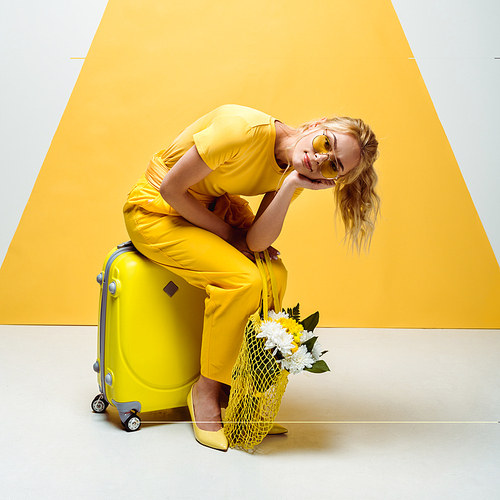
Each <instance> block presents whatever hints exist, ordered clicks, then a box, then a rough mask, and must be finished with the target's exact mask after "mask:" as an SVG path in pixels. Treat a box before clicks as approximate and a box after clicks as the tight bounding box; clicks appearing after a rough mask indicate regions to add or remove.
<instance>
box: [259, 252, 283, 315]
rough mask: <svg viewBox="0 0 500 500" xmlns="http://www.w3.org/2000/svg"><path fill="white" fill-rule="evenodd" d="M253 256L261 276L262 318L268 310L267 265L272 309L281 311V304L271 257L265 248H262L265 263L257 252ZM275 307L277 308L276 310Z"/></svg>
mask: <svg viewBox="0 0 500 500" xmlns="http://www.w3.org/2000/svg"><path fill="white" fill-rule="evenodd" d="M254 256H255V263H256V264H257V267H258V269H259V272H260V276H261V278H262V307H263V308H264V319H267V312H268V311H269V301H268V300H267V292H268V290H267V274H266V269H265V268H266V267H267V272H268V273H269V278H270V279H271V293H272V294H273V302H274V310H275V312H279V311H281V304H280V302H279V297H278V286H277V284H276V276H275V275H274V270H273V264H272V262H271V257H270V256H269V252H268V251H267V250H264V258H265V261H264V262H265V264H266V266H264V262H263V261H262V259H261V258H260V254H259V253H257V252H254ZM276 309H278V310H277V311H276Z"/></svg>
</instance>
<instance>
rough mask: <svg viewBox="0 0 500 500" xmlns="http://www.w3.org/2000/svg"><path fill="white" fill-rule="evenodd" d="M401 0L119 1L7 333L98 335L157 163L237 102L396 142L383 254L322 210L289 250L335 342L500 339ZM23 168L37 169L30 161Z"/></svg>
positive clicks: (102, 30)
mask: <svg viewBox="0 0 500 500" xmlns="http://www.w3.org/2000/svg"><path fill="white" fill-rule="evenodd" d="M411 57H412V54H411V51H410V49H409V46H408V43H407V41H406V39H405V36H404V33H403V31H402V29H401V26H400V24H399V21H398V19H397V16H396V14H395V12H394V9H393V7H392V4H391V2H390V1H389V0H377V1H373V0H355V1H350V2H346V1H341V0H334V1H329V2H325V1H324V0H321V1H320V0H310V1H308V2H303V1H302V0H290V1H288V2H277V1H269V0H251V1H248V0H243V1H241V0H240V1H238V2H234V1H232V0H208V1H207V0H188V1H186V2H158V1H157V0H143V1H142V2H137V1H131V0H110V1H109V3H108V7H107V9H106V11H105V14H104V17H103V19H102V21H101V24H100V26H99V29H98V31H97V34H96V36H95V39H94V41H93V44H92V46H91V49H90V51H89V54H88V56H87V59H86V61H85V64H84V66H83V69H82V71H81V74H80V77H79V79H78V82H77V84H76V86H75V89H74V91H73V94H72V96H71V99H70V101H69V103H68V106H67V108H66V111H65V113H64V115H63V118H62V120H61V123H60V125H59V128H58V129H57V132H56V134H55V136H54V139H53V142H52V145H51V147H50V150H49V152H48V154H47V157H46V159H45V162H44V164H43V166H42V169H41V171H40V175H39V177H38V179H37V182H36V185H35V187H34V189H33V193H32V195H31V198H30V200H29V202H28V204H27V206H26V209H25V212H24V214H23V217H22V220H21V222H20V224H19V227H18V230H17V232H16V234H15V237H14V238H13V241H12V243H11V246H10V248H9V251H8V254H7V256H6V259H5V261H4V264H3V266H2V268H1V270H0V322H1V323H14V324H15V323H20V324H96V321H97V298H98V285H97V284H96V282H95V276H96V275H97V274H98V272H99V271H100V268H101V265H102V261H103V259H104V257H105V255H106V254H107V252H108V251H109V250H110V248H111V247H113V246H114V245H116V244H117V243H120V242H122V241H124V240H126V239H128V238H127V235H126V232H125V229H124V224H123V221H122V215H121V207H122V205H123V202H124V201H125V196H126V194H127V192H128V191H129V190H130V188H131V187H132V185H133V184H134V182H135V180H136V179H137V178H138V177H139V176H140V175H141V173H142V172H143V171H144V169H145V166H146V164H147V161H148V158H149V156H150V155H151V154H152V153H153V152H155V151H156V150H158V149H161V148H164V147H165V146H167V145H168V143H169V141H170V140H171V139H173V138H174V137H175V135H176V134H177V133H178V132H179V131H180V130H181V129H183V128H184V127H185V126H187V125H188V124H190V123H191V122H192V121H193V120H195V119H196V118H197V117H199V116H201V115H202V114H204V113H205V112H207V111H209V110H211V109H212V108H214V107H216V106H218V105H220V104H223V103H237V104H244V105H247V106H252V107H255V108H258V109H260V110H262V111H265V112H267V113H269V114H272V115H274V116H276V117H277V118H279V119H281V120H282V121H284V122H286V123H289V124H290V125H297V124H299V123H301V122H303V121H305V120H308V119H311V118H319V117H322V116H324V115H332V114H341V115H343V114H345V115H351V116H360V117H362V118H363V119H365V120H366V121H367V122H368V123H370V124H371V125H372V126H373V128H374V129H375V130H376V132H377V134H378V136H379V138H380V140H381V153H382V156H381V159H380V161H379V162H378V167H379V172H380V178H381V195H382V199H383V219H382V221H381V223H380V225H379V227H378V229H377V232H376V235H375V238H374V241H373V244H372V250H371V252H370V254H368V255H362V256H360V257H359V256H355V255H350V254H348V253H347V252H346V249H345V248H344V247H343V246H342V243H341V239H342V228H341V226H340V225H339V226H338V235H335V228H334V219H333V215H332V213H333V202H332V196H331V193H326V192H321V193H306V194H304V195H303V196H301V197H300V198H299V200H297V202H295V203H294V204H293V206H292V208H291V212H290V215H289V218H288V219H287V224H286V228H285V230H284V233H283V234H282V236H281V237H280V239H279V241H278V242H277V244H276V246H277V247H278V248H279V249H280V250H281V252H282V255H283V257H284V260H285V262H286V264H287V267H288V269H289V272H290V280H289V290H288V292H287V297H286V302H287V305H294V304H295V303H296V302H298V301H300V303H301V306H302V311H303V312H304V313H307V312H313V311H314V310H316V309H319V310H320V311H321V314H322V321H321V325H322V326H352V327H361V326H366V327H430V328H439V327H450V328H492V327H499V326H500V308H499V307H498V305H499V303H500V270H499V267H498V264H497V262H496V260H495V257H494V254H493V252H492V250H491V247H490V245H489V242H488V239H487V237H486V235H485V233H484V230H483V228H482V225H481V221H480V220H479V218H478V216H477V213H476V211H475V208H474V206H473V203H472V200H471V198H470V196H469V193H468V191H467V188H466V186H465V183H464V181H463V179H462V176H461V174H460V170H459V167H458V165H457V163H456V161H455V158H454V156H453V152H452V151H451V148H450V146H449V143H448V140H447V138H446V136H445V134H444V132H443V129H442V127H441V125H440V122H439V119H438V117H437V115H436V112H435V110H434V107H433V105H432V102H431V99H430V97H429V95H428V93H427V90H426V88H425V85H424V82H423V80H422V77H421V75H420V73H419V71H418V68H417V65H416V62H415V61H414V60H412V59H410V58H411ZM20 154H28V155H29V149H28V150H26V151H23V152H20Z"/></svg>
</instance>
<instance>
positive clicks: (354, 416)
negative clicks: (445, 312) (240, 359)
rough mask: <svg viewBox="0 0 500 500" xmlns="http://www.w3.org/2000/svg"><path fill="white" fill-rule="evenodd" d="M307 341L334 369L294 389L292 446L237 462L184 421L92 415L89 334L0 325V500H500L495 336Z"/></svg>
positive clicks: (355, 333) (269, 448)
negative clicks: (135, 422) (128, 425)
mask: <svg viewBox="0 0 500 500" xmlns="http://www.w3.org/2000/svg"><path fill="white" fill-rule="evenodd" d="M319 333H320V340H321V343H322V345H323V346H324V347H325V348H327V349H329V353H328V354H326V360H327V362H328V363H329V365H330V367H331V369H332V371H331V372H330V373H328V374H322V375H313V374H301V375H297V376H291V377H290V382H289V385H288V389H287V393H286V395H285V398H284V400H283V404H282V409H281V411H280V414H279V420H280V421H283V422H288V423H287V424H286V425H287V426H288V428H289V430H290V432H289V434H288V435H287V436H273V437H267V438H266V439H265V440H264V442H263V443H262V444H261V445H260V446H259V447H258V449H257V451H256V452H255V453H253V454H249V453H245V452H242V451H238V450H229V451H228V452H227V453H222V452H217V451H214V450H211V449H208V448H205V447H203V446H200V445H199V444H197V443H196V442H195V440H194V438H193V434H192V429H191V426H190V424H186V423H175V422H176V421H180V422H182V421H185V420H186V419H188V413H187V411H186V409H185V408H182V409H178V410H170V411H165V412H160V413H156V414H152V415H149V416H148V415H147V414H143V415H142V416H143V426H142V428H141V429H140V430H139V431H137V432H135V433H127V432H125V431H124V430H123V429H122V426H121V424H120V422H119V418H118V414H117V412H116V410H113V409H112V408H108V412H107V413H106V414H101V415H99V414H94V413H92V412H91V410H90V402H91V400H92V398H93V397H94V396H95V395H96V394H97V392H98V389H97V382H96V378H95V374H94V372H93V371H92V364H93V363H94V360H95V348H96V328H94V327H23V326H0V374H1V395H0V397H1V402H2V403H3V408H4V424H3V426H2V429H1V430H0V450H1V452H0V491H1V497H2V498H9V499H16V500H17V499H32V498H36V499H44V498H47V499H56V498H65V499H67V498H71V499H80V498H90V499H101V498H102V499H104V498H106V499H114V498H124V497H127V498H146V499H156V498H158V499H159V498H161V499H191V498H195V499H197V498H203V499H212V498H213V499H218V500H219V499H232V498H238V499H268V498H269V499H270V498H276V499H281V498H283V499H295V498H297V499H300V498H304V499H338V500H342V499H356V500H358V499H383V500H392V499H397V500H401V499H403V500H407V499H425V500H429V499H439V500H446V499H453V500H462V499H471V500H472V499H474V500H488V499H492V500H493V499H495V500H497V499H499V498H500V425H499V423H498V421H499V420H500V331H497V330H495V331H485V330H474V331H471V330H453V331H451V330H350V329H322V330H319ZM146 420H149V421H150V422H151V423H149V424H148V423H145V421H146ZM165 420H170V421H171V423H161V422H164V421H165ZM155 421H156V423H155Z"/></svg>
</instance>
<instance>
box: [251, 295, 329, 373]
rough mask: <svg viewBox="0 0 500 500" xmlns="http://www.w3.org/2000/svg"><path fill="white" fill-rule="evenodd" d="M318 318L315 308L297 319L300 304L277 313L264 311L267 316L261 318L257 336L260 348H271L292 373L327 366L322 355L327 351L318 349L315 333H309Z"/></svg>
mask: <svg viewBox="0 0 500 500" xmlns="http://www.w3.org/2000/svg"><path fill="white" fill-rule="evenodd" d="M318 322H319V312H315V313H314V314H311V315H310V316H308V317H307V318H306V319H304V320H303V321H300V308H299V304H297V305H296V306H295V307H294V308H293V309H287V311H285V310H283V311H281V312H279V313H275V312H274V311H269V312H268V319H267V320H264V321H262V322H261V325H260V332H259V333H257V335H256V337H257V338H258V339H264V341H265V343H264V349H266V350H269V351H271V354H272V356H273V357H274V358H275V360H276V362H277V363H278V364H279V365H280V366H281V368H282V369H285V370H287V371H288V372H289V373H292V374H293V375H296V374H297V373H300V372H302V371H304V370H305V371H308V372H313V373H323V372H327V371H329V370H330V368H329V367H328V365H327V364H326V363H325V361H323V360H322V359H319V358H320V357H321V356H323V354H325V353H326V352H328V351H323V350H322V349H321V344H320V343H319V342H318V337H317V336H315V335H314V334H313V332H314V329H315V328H316V326H317V324H318Z"/></svg>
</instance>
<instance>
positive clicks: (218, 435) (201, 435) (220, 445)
mask: <svg viewBox="0 0 500 500" xmlns="http://www.w3.org/2000/svg"><path fill="white" fill-rule="evenodd" d="M187 405H188V408H189V414H190V415H191V420H192V421H193V430H194V437H195V438H196V441H198V443H200V444H202V445H204V446H208V447H209V448H214V449H215V450H221V451H227V448H228V442H227V438H226V436H225V434H224V429H219V430H218V431H204V430H202V429H200V428H199V427H198V426H197V425H196V419H195V418H194V405H193V388H192V387H191V390H190V391H189V394H188V398H187Z"/></svg>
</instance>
